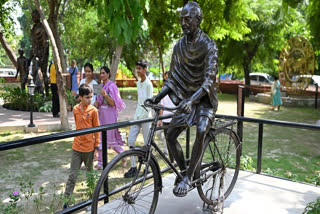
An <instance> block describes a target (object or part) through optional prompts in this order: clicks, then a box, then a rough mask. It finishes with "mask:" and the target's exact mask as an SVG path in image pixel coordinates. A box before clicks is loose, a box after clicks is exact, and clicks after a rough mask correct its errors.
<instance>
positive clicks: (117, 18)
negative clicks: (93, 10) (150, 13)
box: [97, 0, 144, 45]
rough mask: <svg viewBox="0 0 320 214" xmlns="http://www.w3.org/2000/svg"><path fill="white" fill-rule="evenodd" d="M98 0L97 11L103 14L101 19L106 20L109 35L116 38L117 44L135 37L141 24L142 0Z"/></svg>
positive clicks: (130, 40)
mask: <svg viewBox="0 0 320 214" xmlns="http://www.w3.org/2000/svg"><path fill="white" fill-rule="evenodd" d="M101 2H102V0H99V4H98V7H97V10H98V13H99V14H101V12H102V11H103V12H104V14H103V16H102V17H100V18H102V19H103V21H105V22H107V24H108V25H107V28H108V30H109V33H110V35H111V36H112V37H113V38H115V39H117V41H118V44H120V45H121V44H123V43H124V42H125V43H126V44H130V43H132V42H134V41H135V40H136V38H137V34H138V31H139V30H141V26H142V6H143V5H144V1H128V0H109V1H107V0H104V2H103V4H102V3H101Z"/></svg>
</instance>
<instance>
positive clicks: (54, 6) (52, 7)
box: [48, 0, 67, 73]
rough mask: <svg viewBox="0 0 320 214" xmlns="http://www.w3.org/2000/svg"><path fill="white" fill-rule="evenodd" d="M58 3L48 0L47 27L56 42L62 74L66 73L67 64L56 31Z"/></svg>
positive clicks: (54, 0)
mask: <svg viewBox="0 0 320 214" xmlns="http://www.w3.org/2000/svg"><path fill="white" fill-rule="evenodd" d="M60 3H61V2H60ZM60 3H58V2H57V1H56V0H49V1H48V5H49V11H50V14H49V19H48V22H49V25H50V28H51V30H52V33H53V37H54V39H55V41H56V45H57V48H58V51H59V56H60V61H61V66H62V73H66V72H67V62H66V57H65V54H64V52H63V44H62V41H61V38H60V34H59V31H58V12H59V7H60V5H59V4H60Z"/></svg>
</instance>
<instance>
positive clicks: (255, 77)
mask: <svg viewBox="0 0 320 214" xmlns="http://www.w3.org/2000/svg"><path fill="white" fill-rule="evenodd" d="M249 75H250V84H251V85H272V83H273V78H272V76H270V75H269V74H266V73H250V74H249Z"/></svg>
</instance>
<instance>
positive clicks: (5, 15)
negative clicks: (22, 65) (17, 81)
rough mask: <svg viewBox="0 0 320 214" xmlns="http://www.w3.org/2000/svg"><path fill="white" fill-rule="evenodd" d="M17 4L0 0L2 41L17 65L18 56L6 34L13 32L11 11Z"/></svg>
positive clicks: (0, 34) (0, 32) (0, 36)
mask: <svg viewBox="0 0 320 214" xmlns="http://www.w3.org/2000/svg"><path fill="white" fill-rule="evenodd" d="M16 5H17V2H16V1H11V2H9V1H7V0H4V1H1V2H0V6H1V7H0V14H1V16H0V25H1V26H0V43H1V45H2V47H3V49H4V50H5V52H6V53H7V55H8V57H9V59H10V60H11V62H12V64H13V65H14V66H15V67H17V56H16V54H15V52H14V51H13V50H12V48H11V47H10V45H9V44H8V42H7V40H6V38H5V34H6V33H9V32H11V33H13V32H14V28H13V26H14V25H13V23H14V21H13V18H12V17H11V13H12V12H13V11H14V8H15V6H16Z"/></svg>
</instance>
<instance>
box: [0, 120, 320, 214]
mask: <svg viewBox="0 0 320 214" xmlns="http://www.w3.org/2000/svg"><path fill="white" fill-rule="evenodd" d="M170 117H171V116H162V117H160V119H165V118H170ZM216 118H223V119H230V120H237V121H238V123H241V124H242V123H243V122H249V123H256V124H258V126H259V129H258V142H257V143H258V149H257V150H258V151H257V170H256V173H258V174H260V173H261V162H262V146H263V129H264V125H265V124H269V125H275V126H281V127H291V128H301V129H310V130H317V131H320V126H318V125H312V124H306V123H294V122H287V121H277V120H266V119H257V118H250V117H241V116H230V115H220V114H217V115H216ZM151 121H153V119H152V118H151V119H143V120H135V121H125V122H119V123H115V124H109V125H103V126H99V127H94V128H88V129H81V130H74V131H68V132H63V133H56V134H50V135H45V136H39V137H32V138H28V139H22V140H15V141H10V142H5V143H0V151H5V150H10V149H14V148H19V147H25V146H31V145H35V144H41V143H47V142H50V141H55V140H60V139H65V138H70V137H75V136H79V135H84V134H89V133H94V132H102V149H103V155H104V156H103V165H104V167H105V166H106V165H107V161H108V157H107V136H106V130H111V129H115V128H123V127H127V126H131V125H136V124H142V123H147V122H151ZM242 128H243V127H242V126H238V130H237V132H238V133H239V134H241V136H242V131H243V130H242ZM186 135H187V136H186V153H187V154H186V156H187V158H188V157H189V153H190V149H189V140H190V131H189V130H187V132H186ZM90 204H91V200H87V201H84V202H81V203H79V204H76V205H74V206H72V207H69V208H67V209H65V210H62V211H60V212H58V213H61V214H62V213H72V212H75V211H77V210H80V209H82V208H85V207H86V206H88V205H90Z"/></svg>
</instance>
